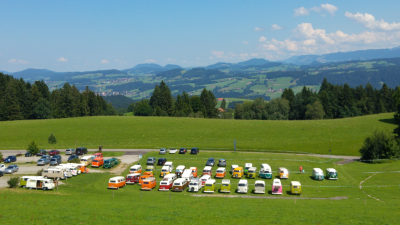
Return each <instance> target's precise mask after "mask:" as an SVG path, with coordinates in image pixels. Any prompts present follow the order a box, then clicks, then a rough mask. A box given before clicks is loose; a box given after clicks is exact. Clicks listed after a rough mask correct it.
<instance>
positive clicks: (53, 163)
mask: <svg viewBox="0 0 400 225" xmlns="http://www.w3.org/2000/svg"><path fill="white" fill-rule="evenodd" d="M60 163H61V159H60V158H57V157H56V158H54V157H53V158H51V159H50V166H57V165H59V164H60Z"/></svg>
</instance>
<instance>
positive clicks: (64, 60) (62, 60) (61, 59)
mask: <svg viewBox="0 0 400 225" xmlns="http://www.w3.org/2000/svg"><path fill="white" fill-rule="evenodd" d="M57 61H58V62H68V59H66V58H64V57H61V58H59V59H57Z"/></svg>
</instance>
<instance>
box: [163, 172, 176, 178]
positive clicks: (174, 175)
mask: <svg viewBox="0 0 400 225" xmlns="http://www.w3.org/2000/svg"><path fill="white" fill-rule="evenodd" d="M166 177H176V174H174V173H170V174H167V175H165V176H164V178H166Z"/></svg>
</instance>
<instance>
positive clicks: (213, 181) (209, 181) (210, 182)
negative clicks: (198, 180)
mask: <svg viewBox="0 0 400 225" xmlns="http://www.w3.org/2000/svg"><path fill="white" fill-rule="evenodd" d="M213 183H215V180H214V179H210V180H208V181H206V184H213Z"/></svg>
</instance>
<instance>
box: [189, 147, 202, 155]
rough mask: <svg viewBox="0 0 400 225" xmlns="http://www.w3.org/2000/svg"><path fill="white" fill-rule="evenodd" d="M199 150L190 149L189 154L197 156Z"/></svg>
mask: <svg viewBox="0 0 400 225" xmlns="http://www.w3.org/2000/svg"><path fill="white" fill-rule="evenodd" d="M199 152H200V151H199V149H198V148H192V150H190V154H194V155H197V154H199Z"/></svg>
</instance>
